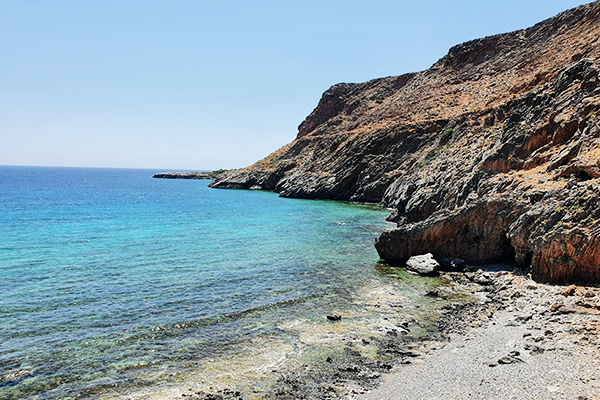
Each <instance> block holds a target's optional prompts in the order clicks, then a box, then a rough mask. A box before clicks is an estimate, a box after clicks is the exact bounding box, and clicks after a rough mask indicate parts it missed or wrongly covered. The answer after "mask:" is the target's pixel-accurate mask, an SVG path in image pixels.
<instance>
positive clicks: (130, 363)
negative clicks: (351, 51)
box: [0, 167, 387, 399]
mask: <svg viewBox="0 0 600 400" xmlns="http://www.w3.org/2000/svg"><path fill="white" fill-rule="evenodd" d="M155 172H158V171H151V170H131V169H79V168H41V167H0V398H2V399H22V398H31V399H55V398H70V397H76V396H83V397H94V396H99V394H102V393H103V392H104V391H106V390H109V389H110V390H114V388H124V389H123V390H125V392H126V391H127V390H134V389H136V390H138V389H140V388H142V389H143V388H144V387H146V386H148V387H150V386H152V385H155V384H157V382H165V379H166V378H165V376H173V375H176V374H177V373H178V371H185V370H186V369H187V370H190V365H194V364H195V363H197V364H200V363H201V362H202V360H209V359H210V360H213V361H214V360H217V361H215V362H216V363H218V360H219V359H227V360H232V358H231V357H232V354H237V353H240V352H243V351H244V350H243V349H244V348H248V346H247V345H248V344H251V343H255V344H256V343H259V345H258V346H259V347H261V346H263V347H264V345H263V344H260V343H263V342H261V341H265V340H266V342H264V343H269V342H268V341H269V340H270V341H271V342H273V343H274V344H273V346H274V347H277V346H279V347H280V348H281V349H283V350H282V351H283V354H284V356H285V353H286V351H288V350H289V349H292V350H293V349H297V348H298V345H297V344H296V345H294V344H291V345H289V343H288V342H289V340H291V338H292V337H299V336H301V334H300V333H298V330H297V329H296V331H295V330H294V329H295V328H293V327H295V326H298V325H302V324H305V323H307V321H308V322H310V321H321V320H322V319H323V317H324V315H326V313H329V312H334V311H335V312H338V313H344V310H346V309H350V308H351V307H352V305H353V301H354V300H353V299H354V298H355V297H356V296H358V293H359V292H361V290H363V289H364V287H365V285H366V284H367V283H368V284H373V282H375V283H377V282H380V281H381V282H383V280H385V279H386V277H385V276H384V275H383V274H382V273H381V272H377V269H376V262H377V259H378V257H377V253H376V251H375V249H374V248H373V243H374V240H375V238H376V236H377V235H378V233H379V232H381V231H382V230H383V229H384V228H385V227H386V226H387V223H386V222H385V221H384V219H385V216H386V215H387V211H385V210H381V209H378V208H377V207H375V206H367V205H355V204H349V203H343V202H332V201H308V200H298V199H283V198H279V197H278V196H277V195H276V194H274V193H268V192H260V191H238V190H216V189H208V188H207V184H208V181H198V180H162V179H151V176H152V175H153V174H154V173H155ZM286 327H287V328H286ZM311 330H313V329H312V328H311ZM294 335H295V336H294ZM286 340H287V342H286ZM304 342H305V343H310V340H304ZM286 343H288V344H286ZM286 346H288V347H286ZM290 346H291V347H290ZM286 349H287V350H286ZM227 357H229V358H227ZM267 358H268V357H267ZM255 361H256V360H255ZM256 362H258V361H256ZM224 364H225V365H226V364H227V362H225V363H224ZM215 368H216V367H215ZM215 371H216V370H215ZM215 371H213V372H214V373H219V371H216V372H215ZM190 373H191V372H190Z"/></svg>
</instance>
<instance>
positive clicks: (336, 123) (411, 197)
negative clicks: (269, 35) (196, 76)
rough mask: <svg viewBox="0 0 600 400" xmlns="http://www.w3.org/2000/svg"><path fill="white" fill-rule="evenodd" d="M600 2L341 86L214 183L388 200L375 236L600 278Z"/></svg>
mask: <svg viewBox="0 0 600 400" xmlns="http://www.w3.org/2000/svg"><path fill="white" fill-rule="evenodd" d="M599 70H600V2H594V3H591V4H588V5H584V6H580V7H577V8H575V9H572V10H569V11H566V12H564V13H562V14H560V15H558V16H556V17H554V18H551V19H549V20H546V21H544V22H541V23H539V24H537V25H535V26H534V27H531V28H528V29H525V30H521V31H516V32H511V33H507V34H502V35H497V36H492V37H487V38H484V39H479V40H474V41H471V42H467V43H464V44H461V45H458V46H455V47H453V48H452V49H450V51H449V53H448V54H447V55H446V56H445V57H444V58H442V59H441V60H439V61H438V62H437V63H436V64H434V65H433V66H432V67H431V68H430V69H428V70H426V71H423V72H418V73H411V74H406V75H401V76H397V77H388V78H381V79H375V80H372V81H369V82H365V83H359V84H346V83H343V84H338V85H335V86H333V87H332V88H330V89H329V90H328V91H326V92H325V93H324V94H323V96H322V98H321V100H320V102H319V104H318V106H317V107H316V108H315V110H314V111H313V112H312V113H311V114H310V115H309V116H308V117H307V118H306V120H305V121H304V122H302V124H301V125H300V126H299V133H298V137H297V138H296V140H294V141H293V142H292V143H290V144H289V145H287V146H285V147H284V148H282V149H280V150H278V151H276V152H275V153H273V154H271V155H270V156H268V157H267V158H265V159H264V160H262V161H259V162H258V163H256V164H254V165H253V166H250V167H248V168H245V169H242V170H238V171H231V172H228V173H226V174H224V175H222V176H220V177H219V178H218V179H217V180H216V181H215V182H213V183H212V187H221V188H250V189H263V190H274V191H276V192H278V193H280V194H281V195H282V196H289V197H304V198H319V199H340V200H353V201H368V202H380V203H381V205H382V206H385V207H390V208H392V209H393V212H392V215H391V219H392V220H393V221H394V222H396V223H397V224H398V227H397V228H394V229H391V230H388V231H386V232H385V233H384V234H383V235H382V236H381V238H380V239H379V240H378V243H377V245H376V247H377V249H378V251H379V253H380V255H381V256H382V258H384V259H386V260H389V261H390V262H397V261H402V260H405V259H407V258H408V257H410V256H412V255H415V254H422V253H427V252H431V253H433V254H434V255H435V256H440V257H441V256H451V257H459V258H462V259H464V260H466V261H467V262H470V263H487V262H494V261H499V260H507V259H514V260H515V261H516V262H518V263H519V264H521V265H526V266H527V265H531V266H532V273H533V276H534V278H535V279H537V280H540V281H547V282H564V281H577V280H579V281H586V282H600V208H599V207H598V204H599V203H598V202H599V200H600V187H599V186H598V183H599V181H598V180H599V178H600V163H599V156H600V84H599Z"/></svg>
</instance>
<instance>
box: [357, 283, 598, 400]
mask: <svg viewBox="0 0 600 400" xmlns="http://www.w3.org/2000/svg"><path fill="white" fill-rule="evenodd" d="M491 274H492V273H487V274H485V275H488V276H490V275H491ZM452 277H453V279H454V280H456V281H460V280H461V279H464V278H461V277H460V275H457V274H453V276H452ZM491 278H492V279H491V280H492V281H491V283H490V285H489V286H488V289H487V290H488V292H489V293H488V297H489V299H490V300H491V301H490V302H489V303H487V304H485V305H482V306H480V307H478V308H477V307H476V308H474V309H471V310H465V309H457V310H455V311H456V312H455V313H452V312H451V313H449V315H448V316H449V317H450V319H454V321H453V322H450V323H448V324H447V325H446V330H447V334H448V338H449V342H447V343H446V344H443V343H440V347H439V348H436V349H435V350H432V351H430V352H428V353H427V354H424V355H423V356H421V357H418V358H417V359H415V360H414V361H413V362H412V363H411V364H409V365H398V366H396V367H395V368H394V370H393V371H392V372H391V373H390V374H385V375H383V377H382V381H383V382H382V384H381V385H380V386H379V387H378V388H376V389H374V390H371V391H368V392H367V393H364V394H350V395H349V396H347V397H349V398H358V399H365V400H366V399H370V400H374V399H382V400H383V399H395V400H398V399H412V400H414V399H430V400H431V399H578V400H583V399H599V398H600V350H599V349H600V337H599V332H600V312H599V310H600V290H598V288H588V287H577V286H553V285H542V284H537V283H535V282H533V281H532V280H530V279H528V278H527V277H524V276H518V275H514V274H512V273H502V272H496V273H493V275H492V276H491ZM450 311H452V310H450ZM434 347H435V346H434Z"/></svg>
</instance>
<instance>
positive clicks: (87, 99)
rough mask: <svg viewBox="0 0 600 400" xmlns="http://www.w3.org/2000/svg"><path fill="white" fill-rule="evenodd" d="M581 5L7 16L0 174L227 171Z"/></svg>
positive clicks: (6, 9) (62, 9)
mask: <svg viewBox="0 0 600 400" xmlns="http://www.w3.org/2000/svg"><path fill="white" fill-rule="evenodd" d="M585 3H586V2H582V1H568V0H564V1H558V0H556V1H541V0H535V1H515V0H510V1H503V2H489V3H487V4H486V3H485V2H475V1H463V2H455V3H453V4H450V3H448V2H442V1H437V0H436V1H433V0H428V1H424V2H419V3H418V4H417V3H415V2H407V1H400V2H397V1H396V2H394V1H381V0H380V1H375V2H368V3H367V2H360V1H350V2H348V1H346V2H341V1H331V2H327V3H323V2H316V1H303V2H285V3H284V2H276V1H261V2H256V3H246V2H241V1H228V2H220V3H217V2H206V1H199V2H195V1H189V0H182V1H175V2H170V3H168V4H167V3H163V2H159V1H144V2H141V1H105V2H101V3H100V2H97V3H96V2H86V3H83V2H78V1H74V0H68V1H67V0H65V1H57V2H52V3H50V2H43V1H30V2H17V1H9V2H3V3H2V4H0V22H1V23H0V51H2V54H3V62H2V63H0V91H1V93H2V96H1V97H0V100H1V107H0V110H1V111H0V116H1V118H2V121H3V124H2V125H1V126H0V138H2V141H3V146H2V147H1V150H0V165H23V166H63V167H103V168H144V169H164V170H216V169H220V168H225V169H232V168H242V167H245V166H248V165H250V164H252V163H254V162H256V161H258V160H259V159H262V158H263V157H265V156H267V155H268V154H270V153H271V152H273V151H275V150H277V149H278V148H279V147H281V146H283V145H285V144H287V143H289V142H291V141H292V140H293V139H294V138H295V137H296V134H297V127H298V125H299V124H300V123H301V122H302V121H303V120H304V118H305V117H306V116H307V115H308V114H310V112H311V111H312V110H313V109H314V107H315V106H316V105H317V103H318V101H319V99H320V98H321V94H322V93H323V92H324V91H325V90H327V89H328V88H329V87H331V86H332V85H334V84H337V83H340V82H364V81H367V80H370V79H375V78H380V77H384V76H393V75H400V74H403V73H408V72H416V71H422V70H425V69H427V68H429V67H430V66H431V65H432V64H434V63H435V62H436V61H437V60H438V59H440V58H441V57H443V56H444V55H445V54H446V53H447V51H448V49H449V48H450V47H452V46H454V45H457V44H460V43H463V42H465V41H469V40H473V39H478V38H481V37H485V36H490V35H495V34H500V33H505V32H509V31H513V30H517V29H523V28H527V27H530V26H532V25H534V24H536V23H538V22H541V21H542V20H544V19H547V18H550V17H552V16H554V15H556V14H558V13H560V12H562V11H564V10H566V9H569V8H573V7H575V6H578V5H581V4H585Z"/></svg>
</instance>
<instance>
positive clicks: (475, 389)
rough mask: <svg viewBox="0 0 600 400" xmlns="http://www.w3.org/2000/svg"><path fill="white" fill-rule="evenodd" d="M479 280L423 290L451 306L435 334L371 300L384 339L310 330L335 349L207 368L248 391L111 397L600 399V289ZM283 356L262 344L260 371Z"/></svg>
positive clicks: (381, 300) (186, 389) (491, 274)
mask: <svg viewBox="0 0 600 400" xmlns="http://www.w3.org/2000/svg"><path fill="white" fill-rule="evenodd" d="M476 268H481V269H479V270H478V271H477V272H448V273H442V274H441V276H440V278H441V279H443V280H444V283H442V284H441V285H440V286H437V287H435V289H434V290H426V289H427V287H426V286H421V287H420V290H421V296H423V295H424V296H423V297H426V298H429V299H431V300H432V301H439V302H440V307H439V308H438V309H437V310H439V309H441V310H442V312H441V314H438V317H436V318H433V319H432V320H431V321H429V322H430V323H432V325H429V328H428V327H426V326H425V325H426V324H423V321H425V320H419V316H417V315H415V317H416V318H407V314H406V311H408V309H407V308H409V309H410V310H413V311H414V310H418V309H419V307H416V308H410V307H409V306H408V304H409V303H410V302H411V301H413V300H414V299H413V300H411V299H408V298H404V300H405V301H408V302H407V303H405V308H404V309H403V308H402V306H400V305H399V304H400V303H401V302H402V299H401V297H403V296H400V297H399V298H396V299H393V298H392V297H389V296H388V294H384V293H383V292H384V291H385V289H386V288H385V287H380V288H379V289H378V290H379V292H378V291H377V290H373V288H371V292H370V293H369V295H368V296H372V295H373V294H376V296H380V297H376V298H372V299H371V301H369V302H362V303H361V302H358V303H357V304H358V307H359V309H357V310H355V312H356V313H358V314H360V313H361V312H367V311H368V310H370V311H372V309H373V308H374V309H377V310H381V315H380V317H379V318H378V319H377V320H376V321H370V322H371V323H370V324H369V326H368V327H365V328H366V331H370V332H372V333H374V332H375V331H376V330H377V331H378V333H379V334H378V335H377V334H373V335H372V336H371V337H368V336H364V335H362V336H361V334H359V333H357V331H353V330H351V329H350V330H348V329H347V327H344V326H343V324H344V323H345V322H344V321H345V319H346V317H342V322H341V323H340V322H331V323H326V324H324V327H322V328H321V329H322V330H320V331H319V332H313V331H306V329H305V328H306V327H305V328H304V329H305V332H303V333H302V334H301V335H303V337H302V338H300V336H299V339H301V340H302V341H305V340H306V339H307V337H308V338H310V339H309V341H310V340H313V341H315V342H313V343H316V342H318V341H319V340H324V341H323V342H322V344H324V347H323V346H321V347H320V348H319V349H317V350H315V348H313V349H312V350H308V352H307V349H308V348H305V349H304V350H300V351H298V347H296V348H295V349H294V346H293V345H291V347H289V348H287V350H285V348H284V347H282V348H281V349H279V350H282V351H283V353H281V354H279V356H280V358H279V359H278V361H277V362H275V363H271V364H268V365H266V366H265V365H263V364H260V365H259V364H254V366H253V367H251V368H250V370H252V371H253V373H252V374H250V375H248V371H245V370H238V369H236V367H235V366H234V365H235V362H236V360H237V359H230V360H229V361H228V360H221V361H219V360H217V364H215V365H212V366H204V367H203V368H219V367H218V366H219V365H220V367H221V368H222V367H226V366H227V365H229V367H228V368H225V369H227V371H223V374H224V375H227V376H233V375H238V381H237V382H238V384H239V383H240V382H239V378H242V377H243V376H245V377H246V380H243V381H242V382H243V384H242V385H241V386H238V385H236V383H235V382H236V381H219V382H212V381H206V380H202V379H201V380H197V378H199V377H200V375H197V376H196V378H194V376H190V377H189V379H186V380H185V381H180V383H179V384H177V383H176V382H171V384H168V385H167V386H163V387H156V388H150V387H148V388H147V389H146V390H144V391H143V392H137V393H132V392H129V393H120V394H119V393H116V392H113V393H112V395H111V393H105V395H107V398H117V399H128V400H134V399H135V400H139V399H146V400H153V399H167V398H168V399H188V400H225V399H228V400H229V399H236V400H241V399H248V400H254V399H272V400H276V399H357V400H358V399H361V400H385V399H389V400H392V399H394V400H396V399H482V400H483V399H506V398H515V399H523V398H527V399H578V400H584V399H595V398H600V350H599V349H600V337H599V335H598V333H599V332H600V289H599V288H597V287H581V286H579V287H578V286H574V285H571V286H565V285H549V284H539V283H536V282H534V281H533V280H531V279H530V278H529V277H528V276H526V275H525V271H522V270H513V271H510V272H509V271H508V269H510V268H512V266H507V265H500V266H499V265H490V266H481V267H476ZM484 268H485V270H483V269H484ZM394 269H395V270H398V271H403V269H401V268H394V267H390V270H394ZM405 276H406V275H405ZM416 278H417V279H418V277H416ZM399 280H400V279H399ZM387 289H388V290H389V289H390V288H389V287H387ZM376 292H377V293H376ZM466 293H470V295H469V296H470V299H467V298H466V297H465V298H464V299H463V300H462V301H458V298H457V297H456V296H458V295H460V294H466ZM452 300H454V301H452ZM394 307H399V308H394ZM421 311H423V310H421ZM436 312H437V311H436ZM323 317H324V318H325V316H323ZM431 327H435V330H436V332H433V331H431V330H428V329H430V328H431ZM297 328H298V327H297V326H295V325H294V324H293V323H291V324H290V325H289V326H286V327H283V326H282V327H281V329H292V330H294V329H297ZM300 329H301V328H300ZM363 334H364V331H363ZM331 340H337V341H338V342H339V343H338V345H337V346H338V347H337V350H334V349H332V348H329V350H326V352H325V353H319V351H321V352H322V351H323V350H324V349H328V346H329V344H328V343H333V342H331ZM306 343H307V342H305V344H306ZM277 344H279V345H281V344H282V343H271V342H270V341H264V342H262V344H260V343H255V344H254V345H255V347H256V346H258V347H256V348H255V349H254V350H252V351H253V352H254V354H255V356H257V358H256V360H258V359H261V357H262V356H264V355H265V354H263V353H264V352H266V353H269V352H276V351H278V350H277V349H276V348H275V347H273V346H277ZM340 350H343V352H342V353H340ZM315 352H316V353H315ZM336 352H337V353H336ZM309 353H312V354H309ZM315 354H317V357H316V359H315ZM336 354H337V356H336ZM340 357H343V359H342V358H340ZM317 359H318V360H317ZM212 361H213V362H214V361H215V360H212ZM263 361H264V360H263ZM240 365H241V364H240ZM227 382H229V383H227ZM165 383H166V382H165ZM265 385H266V386H265Z"/></svg>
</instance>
